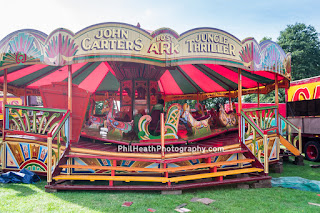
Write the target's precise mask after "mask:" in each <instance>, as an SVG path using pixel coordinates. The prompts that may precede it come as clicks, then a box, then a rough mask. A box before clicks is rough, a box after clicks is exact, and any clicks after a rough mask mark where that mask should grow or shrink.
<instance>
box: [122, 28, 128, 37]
mask: <svg viewBox="0 0 320 213" xmlns="http://www.w3.org/2000/svg"><path fill="white" fill-rule="evenodd" d="M121 33H122V38H125V39H128V37H129V31H128V30H121Z"/></svg>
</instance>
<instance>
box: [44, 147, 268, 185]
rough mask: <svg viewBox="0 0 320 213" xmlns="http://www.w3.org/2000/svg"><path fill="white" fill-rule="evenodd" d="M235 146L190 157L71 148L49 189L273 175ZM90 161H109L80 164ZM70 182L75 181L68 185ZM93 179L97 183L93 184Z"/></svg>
mask: <svg viewBox="0 0 320 213" xmlns="http://www.w3.org/2000/svg"><path fill="white" fill-rule="evenodd" d="M236 146H237V148H236V149H235V148H233V149H231V150H225V151H224V152H218V153H198V154H196V155H192V154H191V153H190V155H187V156H183V155H181V154H179V153H171V154H168V155H167V156H166V157H165V158H161V155H159V157H158V158H157V157H154V156H151V157H152V158H150V157H145V156H144V155H145V154H144V153H140V154H139V155H137V157H132V155H131V156H130V157H128V156H127V157H126V156H124V155H125V153H124V154H123V156H121V157H117V156H106V155H83V154H77V153H72V148H71V152H70V154H68V155H65V156H64V157H65V158H66V160H65V162H67V163H65V164H61V165H59V168H60V169H61V171H62V172H60V174H57V175H55V176H53V182H52V183H51V184H48V185H47V186H46V189H48V190H52V189H54V190H178V189H187V188H195V187H208V186H214V185H223V184H233V183H244V182H257V181H261V180H267V179H270V178H271V177H269V176H267V175H266V174H265V173H264V169H263V165H261V164H260V162H258V161H257V159H256V158H254V157H253V155H252V154H250V152H251V151H250V150H248V149H245V148H244V149H243V148H240V146H239V145H236ZM90 160H91V161H92V162H93V161H104V162H108V163H106V165H105V166H98V165H95V164H94V163H92V165H88V164H87V165H81V164H79V162H80V161H84V162H89V161H90ZM146 165H147V166H146ZM88 171H91V173H90V172H88ZM241 174H245V175H241ZM70 181H71V183H72V184H66V183H69V182H70ZM92 181H95V182H97V183H95V184H90V182H92ZM64 182H65V183H64ZM62 183H63V184H62ZM139 183H140V184H139Z"/></svg>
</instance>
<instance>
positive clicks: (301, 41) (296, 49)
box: [277, 23, 320, 80]
mask: <svg viewBox="0 0 320 213" xmlns="http://www.w3.org/2000/svg"><path fill="white" fill-rule="evenodd" d="M277 43H278V44H279V45H280V46H281V47H282V49H283V50H284V51H285V52H291V54H292V61H291V70H292V74H291V75H292V80H298V79H303V78H309V77H313V76H317V75H320V42H319V34H318V33H317V31H316V30H315V28H314V27H313V26H311V25H309V26H307V25H305V24H303V23H296V24H294V25H288V26H287V28H286V29H285V30H283V31H281V32H280V36H279V38H278V41H277Z"/></svg>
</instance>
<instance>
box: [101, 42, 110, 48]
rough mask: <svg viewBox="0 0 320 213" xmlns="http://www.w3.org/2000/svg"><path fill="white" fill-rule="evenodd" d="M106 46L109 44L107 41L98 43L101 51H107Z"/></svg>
mask: <svg viewBox="0 0 320 213" xmlns="http://www.w3.org/2000/svg"><path fill="white" fill-rule="evenodd" d="M108 44H109V41H108V40H101V43H100V46H101V49H105V50H107V49H108V48H109V47H108Z"/></svg>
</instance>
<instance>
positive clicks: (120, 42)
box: [117, 40, 124, 50]
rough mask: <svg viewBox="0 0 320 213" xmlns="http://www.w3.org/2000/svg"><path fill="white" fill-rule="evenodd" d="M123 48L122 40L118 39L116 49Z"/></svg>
mask: <svg viewBox="0 0 320 213" xmlns="http://www.w3.org/2000/svg"><path fill="white" fill-rule="evenodd" d="M123 49H124V41H121V40H118V45H117V50H123Z"/></svg>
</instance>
